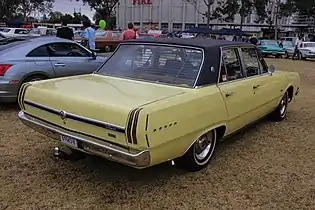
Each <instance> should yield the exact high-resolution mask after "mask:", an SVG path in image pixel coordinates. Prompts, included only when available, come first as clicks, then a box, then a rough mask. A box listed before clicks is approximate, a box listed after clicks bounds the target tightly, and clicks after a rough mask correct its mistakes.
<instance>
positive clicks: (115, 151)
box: [18, 111, 150, 168]
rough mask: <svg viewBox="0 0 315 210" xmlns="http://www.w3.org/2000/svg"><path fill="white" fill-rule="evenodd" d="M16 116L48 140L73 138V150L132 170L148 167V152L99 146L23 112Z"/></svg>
mask: <svg viewBox="0 0 315 210" xmlns="http://www.w3.org/2000/svg"><path fill="white" fill-rule="evenodd" d="M18 116H19V118H20V120H21V121H22V122H23V123H24V124H25V125H27V126H28V127H31V128H32V129H34V130H35V131H37V132H39V133H41V134H43V135H45V136H48V137H50V138H53V139H57V140H59V141H60V135H64V136H68V137H71V138H74V139H75V140H76V141H77V142H78V144H79V145H80V146H79V147H78V148H77V147H72V148H74V149H77V150H81V151H84V152H87V153H89V154H93V155H98V156H101V157H104V158H106V159H108V160H111V161H115V162H118V163H121V164H124V165H128V166H132V167H134V168H145V167H147V166H149V165H150V152H149V151H148V150H144V151H134V152H129V151H124V149H123V148H121V149H119V148H117V147H115V146H113V145H111V144H109V145H105V144H100V143H98V142H97V141H93V140H92V139H91V138H90V137H82V136H81V135H80V136H78V135H73V134H71V133H70V132H67V131H63V130H61V129H60V128H58V127H56V126H54V125H51V124H48V123H45V122H42V121H40V120H38V119H36V118H33V117H32V116H29V115H27V114H26V113H24V112H23V111H20V112H19V114H18ZM67 146H69V145H67Z"/></svg>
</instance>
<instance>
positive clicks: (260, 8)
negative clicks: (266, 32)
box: [253, 0, 269, 23]
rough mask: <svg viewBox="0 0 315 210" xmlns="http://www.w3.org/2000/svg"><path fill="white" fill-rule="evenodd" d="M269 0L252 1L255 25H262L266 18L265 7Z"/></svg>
mask: <svg viewBox="0 0 315 210" xmlns="http://www.w3.org/2000/svg"><path fill="white" fill-rule="evenodd" d="M268 3H269V0H254V1H253V7H254V9H255V11H256V14H257V19H256V22H257V23H263V22H265V20H266V19H267V18H268V11H267V5H268Z"/></svg>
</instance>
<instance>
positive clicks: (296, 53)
mask: <svg viewBox="0 0 315 210" xmlns="http://www.w3.org/2000/svg"><path fill="white" fill-rule="evenodd" d="M301 44H302V36H298V37H297V38H296V40H295V44H294V53H293V56H292V60H294V58H295V56H297V57H298V59H299V58H300V51H299V47H300V45H301Z"/></svg>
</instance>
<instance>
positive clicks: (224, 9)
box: [217, 0, 240, 22]
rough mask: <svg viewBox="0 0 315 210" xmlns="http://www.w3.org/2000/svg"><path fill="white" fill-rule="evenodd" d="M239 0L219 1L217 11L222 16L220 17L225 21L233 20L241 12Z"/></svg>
mask: <svg viewBox="0 0 315 210" xmlns="http://www.w3.org/2000/svg"><path fill="white" fill-rule="evenodd" d="M239 7H240V4H239V1H238V0H226V1H219V2H218V8H217V11H218V12H219V14H220V15H221V16H222V17H221V18H220V19H222V20H224V21H225V22H233V21H234V18H235V15H236V14H237V13H238V12H239Z"/></svg>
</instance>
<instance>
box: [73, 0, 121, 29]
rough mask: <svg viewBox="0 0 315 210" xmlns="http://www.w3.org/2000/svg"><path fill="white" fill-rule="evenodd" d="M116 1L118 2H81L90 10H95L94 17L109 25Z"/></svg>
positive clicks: (106, 0) (109, 0) (114, 0)
mask: <svg viewBox="0 0 315 210" xmlns="http://www.w3.org/2000/svg"><path fill="white" fill-rule="evenodd" d="M77 1H79V0H77ZM118 1H119V0H83V3H84V4H88V5H89V6H90V7H91V9H94V10H95V12H96V15H95V16H94V17H97V18H99V19H104V20H106V22H107V23H110V18H111V16H112V15H113V14H114V12H115V8H116V6H117V4H118ZM107 27H110V24H107Z"/></svg>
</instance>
